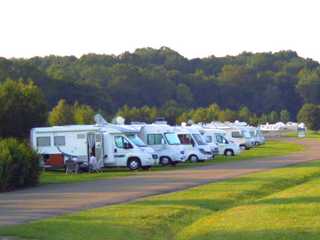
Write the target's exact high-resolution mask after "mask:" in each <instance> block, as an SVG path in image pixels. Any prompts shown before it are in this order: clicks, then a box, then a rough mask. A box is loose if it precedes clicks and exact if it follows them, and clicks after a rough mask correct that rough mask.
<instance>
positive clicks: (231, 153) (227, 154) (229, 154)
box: [224, 149, 234, 156]
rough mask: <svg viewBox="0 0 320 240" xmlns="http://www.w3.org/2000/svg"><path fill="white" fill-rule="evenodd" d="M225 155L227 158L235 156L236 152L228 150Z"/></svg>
mask: <svg viewBox="0 0 320 240" xmlns="http://www.w3.org/2000/svg"><path fill="white" fill-rule="evenodd" d="M224 155H225V156H233V155H234V152H233V150H231V149H227V150H226V151H225V152H224Z"/></svg>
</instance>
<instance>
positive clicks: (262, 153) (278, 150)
mask: <svg viewBox="0 0 320 240" xmlns="http://www.w3.org/2000/svg"><path fill="white" fill-rule="evenodd" d="M302 150H303V146H302V145H300V144H297V143H292V142H283V141H268V142H267V143H266V144H265V145H262V146H259V147H257V148H254V149H251V150H249V151H244V152H242V153H241V154H240V155H238V156H234V157H225V156H217V157H216V158H215V159H213V160H211V161H206V162H203V163H183V164H180V165H177V166H176V167H171V166H169V167H153V168H152V169H151V170H150V171H148V172H146V171H134V172H133V171H129V170H127V169H126V168H113V169H110V168H109V169H106V170H105V171H104V172H101V173H94V174H89V173H82V174H73V175H66V174H65V173H64V172H63V171H47V172H43V173H42V174H41V177H40V183H41V184H48V183H70V182H80V181H91V180H98V179H107V178H114V177H123V176H129V175H136V174H146V173H147V174H151V173H152V172H153V171H163V170H172V169H173V170H175V169H180V168H187V167H192V166H203V165H208V164H216V163H220V162H225V161H240V160H247V159H253V158H262V157H273V156H284V155H287V154H290V153H293V152H298V151H302Z"/></svg>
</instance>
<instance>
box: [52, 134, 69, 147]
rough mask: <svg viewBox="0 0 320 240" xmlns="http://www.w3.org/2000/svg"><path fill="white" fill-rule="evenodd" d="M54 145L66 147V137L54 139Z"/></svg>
mask: <svg viewBox="0 0 320 240" xmlns="http://www.w3.org/2000/svg"><path fill="white" fill-rule="evenodd" d="M53 143H54V145H55V146H65V145H66V137H65V136H55V137H54V139H53Z"/></svg>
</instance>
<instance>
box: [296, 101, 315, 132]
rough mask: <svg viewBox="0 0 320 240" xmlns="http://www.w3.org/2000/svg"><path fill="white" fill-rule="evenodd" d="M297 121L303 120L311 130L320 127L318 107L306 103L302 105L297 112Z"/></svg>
mask: <svg viewBox="0 0 320 240" xmlns="http://www.w3.org/2000/svg"><path fill="white" fill-rule="evenodd" d="M297 118H298V121H299V122H303V123H305V124H306V126H307V127H308V128H309V129H311V130H319V129H320V107H319V106H317V105H315V104H311V103H307V104H305V105H303V107H302V108H301V109H300V111H299V113H298V117H297Z"/></svg>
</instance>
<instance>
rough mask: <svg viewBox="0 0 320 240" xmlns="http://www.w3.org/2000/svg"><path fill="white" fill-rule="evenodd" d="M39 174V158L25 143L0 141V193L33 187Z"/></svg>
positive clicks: (14, 140)
mask: <svg viewBox="0 0 320 240" xmlns="http://www.w3.org/2000/svg"><path fill="white" fill-rule="evenodd" d="M39 174H40V169H39V156H38V155H37V154H36V152H34V151H33V150H32V149H31V148H30V147H29V146H28V145H27V144H26V143H24V142H20V141H18V140H16V139H12V138H10V139H3V140H0V192H4V191H12V190H14V189H17V188H23V187H29V186H34V185H36V184H37V183H38V180H39Z"/></svg>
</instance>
